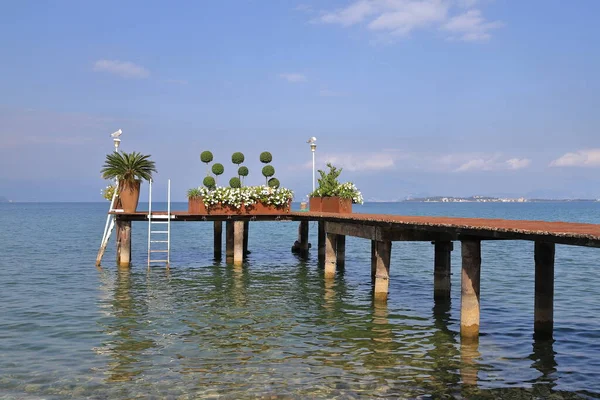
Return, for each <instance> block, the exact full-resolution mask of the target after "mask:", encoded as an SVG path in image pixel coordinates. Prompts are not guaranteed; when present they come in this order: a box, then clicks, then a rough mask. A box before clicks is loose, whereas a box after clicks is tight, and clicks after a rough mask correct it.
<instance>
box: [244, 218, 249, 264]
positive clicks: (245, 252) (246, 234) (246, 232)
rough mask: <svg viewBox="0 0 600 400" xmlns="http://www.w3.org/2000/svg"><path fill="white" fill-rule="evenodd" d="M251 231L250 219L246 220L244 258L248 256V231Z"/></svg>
mask: <svg viewBox="0 0 600 400" xmlns="http://www.w3.org/2000/svg"><path fill="white" fill-rule="evenodd" d="M249 231H250V221H244V258H246V257H248V232H249Z"/></svg>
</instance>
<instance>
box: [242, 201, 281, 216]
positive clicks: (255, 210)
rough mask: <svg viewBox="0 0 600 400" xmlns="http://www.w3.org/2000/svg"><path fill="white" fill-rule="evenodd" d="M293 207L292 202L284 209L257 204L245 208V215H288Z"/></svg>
mask: <svg viewBox="0 0 600 400" xmlns="http://www.w3.org/2000/svg"><path fill="white" fill-rule="evenodd" d="M291 205H292V201H291V200H290V201H289V202H288V203H287V204H286V205H284V206H282V207H277V206H274V205H272V204H263V203H256V204H252V205H251V206H247V207H245V214H287V213H289V212H290V210H291Z"/></svg>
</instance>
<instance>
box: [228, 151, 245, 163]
mask: <svg viewBox="0 0 600 400" xmlns="http://www.w3.org/2000/svg"><path fill="white" fill-rule="evenodd" d="M244 160H245V157H244V155H243V154H242V153H240V152H239V151H236V152H235V153H233V154H232V155H231V162H232V163H234V164H237V165H240V164H241V163H243V162H244Z"/></svg>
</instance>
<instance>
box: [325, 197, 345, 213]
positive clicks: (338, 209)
mask: <svg viewBox="0 0 600 400" xmlns="http://www.w3.org/2000/svg"><path fill="white" fill-rule="evenodd" d="M321 210H322V211H323V212H327V213H337V214H351V213H352V199H342V198H341V197H323V200H322V208H321Z"/></svg>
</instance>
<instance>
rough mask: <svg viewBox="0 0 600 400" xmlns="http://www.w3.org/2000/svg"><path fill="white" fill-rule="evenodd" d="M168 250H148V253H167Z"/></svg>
mask: <svg viewBox="0 0 600 400" xmlns="http://www.w3.org/2000/svg"><path fill="white" fill-rule="evenodd" d="M168 252H169V250H150V253H168Z"/></svg>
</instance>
